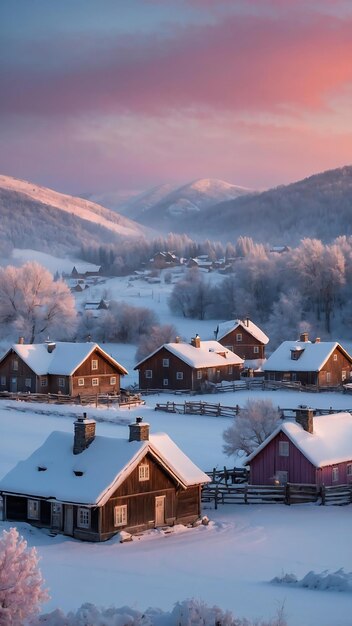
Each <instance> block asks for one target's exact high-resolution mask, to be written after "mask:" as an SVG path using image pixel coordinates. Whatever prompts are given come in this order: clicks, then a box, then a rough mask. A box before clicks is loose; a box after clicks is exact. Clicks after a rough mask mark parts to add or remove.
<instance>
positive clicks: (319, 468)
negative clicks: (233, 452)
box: [246, 408, 352, 486]
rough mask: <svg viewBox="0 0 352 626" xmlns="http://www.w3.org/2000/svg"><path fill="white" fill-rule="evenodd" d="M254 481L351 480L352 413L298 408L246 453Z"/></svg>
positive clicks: (329, 482) (323, 482) (333, 482)
mask: <svg viewBox="0 0 352 626" xmlns="http://www.w3.org/2000/svg"><path fill="white" fill-rule="evenodd" d="M246 464H247V465H249V466H250V482H251V484H253V485H272V484H286V483H301V484H310V485H313V484H315V485H317V486H321V485H326V486H331V485H332V486H333V485H341V484H346V483H352V415H351V414H350V413H334V414H330V415H315V416H313V411H312V409H306V408H302V409H298V410H297V417H296V421H293V420H291V421H285V422H283V423H282V424H281V425H280V426H279V427H278V428H276V430H274V432H273V433H272V434H271V435H269V437H267V438H266V439H265V441H264V442H263V443H262V444H261V445H260V446H259V447H258V448H257V449H256V450H255V451H254V452H252V454H250V455H249V456H248V457H247V461H246Z"/></svg>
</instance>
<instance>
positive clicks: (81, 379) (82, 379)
mask: <svg viewBox="0 0 352 626" xmlns="http://www.w3.org/2000/svg"><path fill="white" fill-rule="evenodd" d="M77 384H78V386H79V387H84V378H79V379H78V380H77Z"/></svg>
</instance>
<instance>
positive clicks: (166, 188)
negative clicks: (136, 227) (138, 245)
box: [85, 183, 176, 219]
mask: <svg viewBox="0 0 352 626" xmlns="http://www.w3.org/2000/svg"><path fill="white" fill-rule="evenodd" d="M174 189H176V185H170V184H168V183H166V184H165V185H158V186H156V187H152V189H148V190H147V191H143V192H132V191H130V192H123V191H111V192H103V193H98V194H87V195H85V197H86V198H87V199H88V200H91V201H92V202H97V203H98V204H101V205H102V206H105V207H107V208H108V209H111V210H113V211H118V212H119V213H121V214H122V215H126V216H127V217H129V218H130V219H135V218H136V217H137V216H138V215H142V214H143V213H144V212H145V211H148V209H150V208H151V207H153V206H154V205H155V204H157V203H158V202H160V201H161V200H163V198H165V196H167V195H168V194H169V193H171V192H172V191H173V190H174Z"/></svg>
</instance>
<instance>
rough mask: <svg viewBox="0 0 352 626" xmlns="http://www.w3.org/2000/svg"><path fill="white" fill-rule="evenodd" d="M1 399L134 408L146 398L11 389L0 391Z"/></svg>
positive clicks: (136, 395) (143, 402)
mask: <svg viewBox="0 0 352 626" xmlns="http://www.w3.org/2000/svg"><path fill="white" fill-rule="evenodd" d="M0 400H21V401H22V402H45V403H47V404H79V405H81V406H87V405H89V404H94V405H95V406H98V405H99V404H105V405H107V406H116V405H117V406H119V407H120V408H124V407H126V408H127V407H128V408H132V407H135V406H140V405H141V404H145V400H142V399H141V398H140V396H139V395H138V394H135V395H125V394H120V395H117V396H113V395H109V394H103V393H94V394H79V395H77V396H69V395H65V394H61V393H58V394H57V393H20V392H17V393H11V392H9V391H1V392H0Z"/></svg>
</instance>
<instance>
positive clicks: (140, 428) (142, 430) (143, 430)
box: [128, 417, 149, 441]
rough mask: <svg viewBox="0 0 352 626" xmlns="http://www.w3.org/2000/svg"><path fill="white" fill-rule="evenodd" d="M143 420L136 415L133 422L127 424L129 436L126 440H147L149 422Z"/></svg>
mask: <svg viewBox="0 0 352 626" xmlns="http://www.w3.org/2000/svg"><path fill="white" fill-rule="evenodd" d="M142 422H143V417H136V421H135V422H134V423H133V424H129V426H128V427H129V429H130V436H129V439H128V441H149V424H147V422H145V423H144V424H143V423H142Z"/></svg>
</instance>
